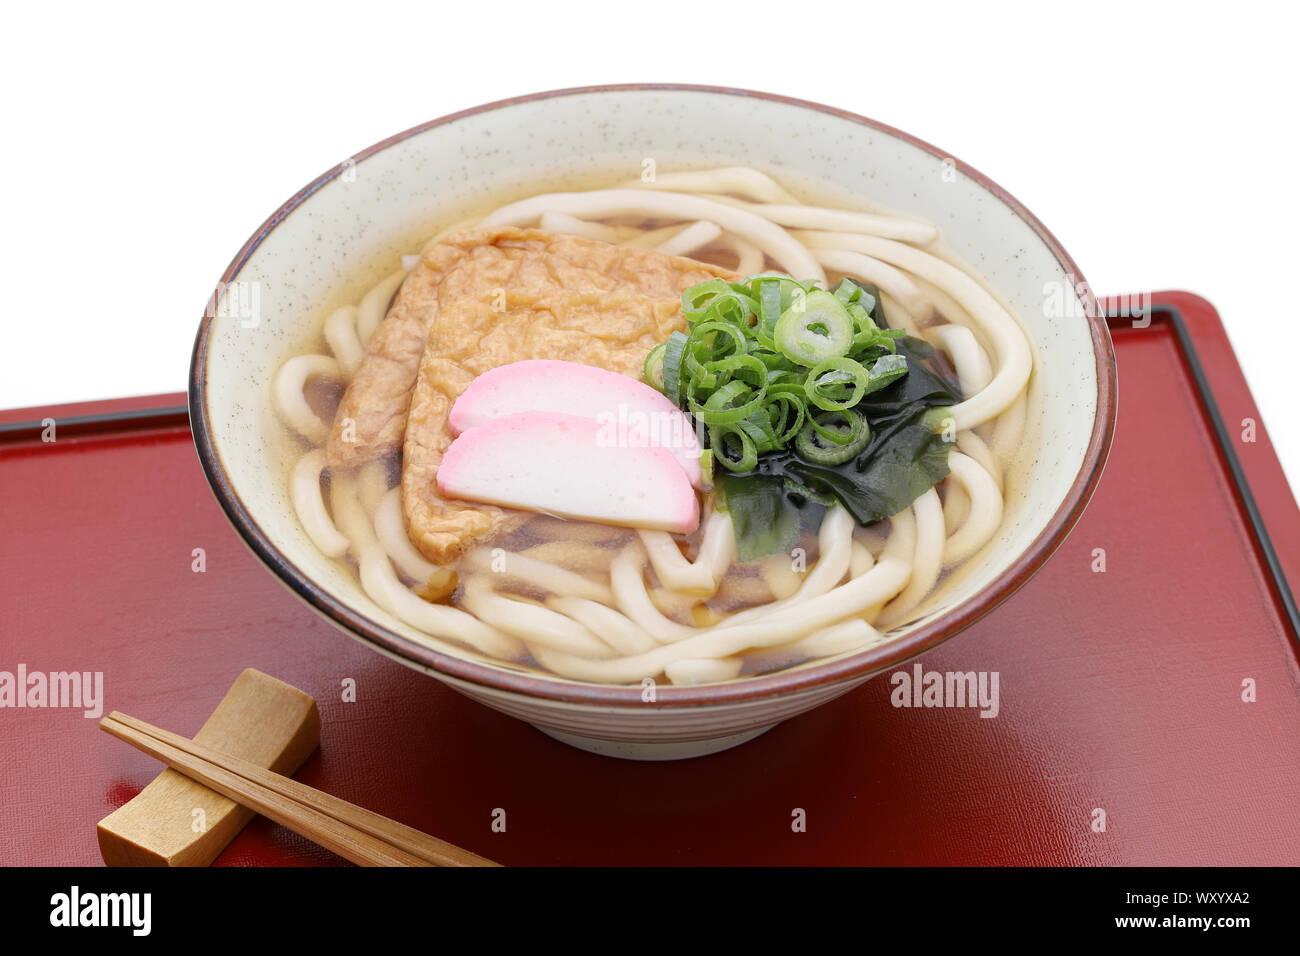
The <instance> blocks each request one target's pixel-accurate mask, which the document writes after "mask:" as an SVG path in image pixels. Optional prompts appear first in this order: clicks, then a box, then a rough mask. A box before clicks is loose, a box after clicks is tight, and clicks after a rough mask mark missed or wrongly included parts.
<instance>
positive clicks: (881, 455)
mask: <svg viewBox="0 0 1300 956" xmlns="http://www.w3.org/2000/svg"><path fill="white" fill-rule="evenodd" d="M863 290H864V291H865V292H867V293H869V294H871V295H872V296H873V297H874V298H875V307H874V308H873V309H872V310H871V315H872V319H873V320H874V321H875V322H876V324H877V325H878V326H879V327H880V328H882V329H883V328H888V324H887V322H886V320H885V316H884V312H883V309H882V308H881V307H880V296H879V294H878V292H877V290H876V289H874V288H873V287H871V286H867V285H864V286H863ZM894 346H895V348H896V350H897V352H898V354H900V355H904V356H906V358H907V364H908V371H907V374H906V375H904V376H903V377H902V378H900V379H898V380H896V381H894V382H892V383H890V384H889V385H887V386H885V387H884V388H881V389H878V390H877V391H874V392H870V393H868V394H867V395H865V396H863V398H862V400H861V401H860V402H859V403H858V404H857V405H855V406H854V408H855V410H857V411H859V412H861V413H862V414H864V415H865V416H866V418H867V423H868V425H869V426H870V429H871V440H870V441H869V442H868V444H867V445H866V447H865V448H864V449H863V450H862V451H861V452H860V453H859V454H858V455H857V456H856V457H854V458H852V459H850V460H848V461H846V462H843V463H841V464H838V465H823V464H816V463H813V462H809V461H806V460H805V459H803V458H802V457H800V456H799V454H798V453H797V452H796V451H795V450H794V449H793V448H790V449H786V450H784V451H780V452H775V453H769V454H766V455H763V456H761V457H760V458H759V459H758V461H757V463H756V464H755V467H754V469H753V470H752V471H750V472H748V473H745V474H726V475H725V476H722V478H721V482H720V492H721V494H720V496H719V497H720V502H721V506H722V507H724V508H726V509H727V511H728V512H730V514H731V516H732V522H733V525H734V528H735V535H736V547H737V551H738V556H739V559H740V560H742V561H748V560H753V559H755V558H759V557H763V556H764V555H768V554H776V553H779V552H782V551H788V550H789V549H790V548H791V547H793V545H794V542H795V540H796V539H797V537H798V534H799V530H800V528H801V527H803V526H804V523H805V522H806V520H807V517H808V514H809V511H810V509H812V510H815V511H820V510H821V507H822V506H821V505H819V504H817V503H816V502H815V501H813V500H810V498H809V496H808V495H807V494H806V493H805V492H809V491H811V492H813V493H814V495H821V496H833V498H834V499H836V500H838V501H839V502H840V503H841V504H843V505H844V507H845V509H846V510H847V511H848V512H849V513H850V514H851V515H853V518H854V519H855V520H856V521H857V522H858V524H861V525H867V524H871V523H873V522H876V521H880V520H881V519H883V518H888V517H890V516H891V515H894V514H897V513H898V512H900V511H902V510H903V509H904V508H906V507H907V506H908V505H910V504H911V503H912V502H913V501H915V500H916V499H917V498H919V497H920V496H921V495H923V494H925V492H926V491H928V490H929V489H930V488H933V487H934V486H935V485H936V484H938V483H939V482H940V481H942V480H943V479H944V478H945V477H947V475H948V451H949V449H950V447H951V442H950V441H949V440H948V435H947V429H945V428H943V427H942V426H940V427H939V428H938V429H937V430H936V429H935V428H934V427H932V426H934V425H936V424H938V423H937V422H936V421H935V420H934V415H932V414H931V411H932V409H935V408H938V407H942V406H946V405H953V404H956V403H957V402H959V401H960V400H961V391H960V389H959V388H958V386H957V385H956V383H954V382H952V381H950V380H949V379H948V377H947V376H945V375H943V374H942V373H941V372H939V371H936V370H935V369H933V368H931V367H929V366H927V365H926V364H925V362H926V360H927V359H930V358H931V357H932V356H933V354H934V349H933V348H932V347H931V346H930V345H929V344H928V343H927V342H924V341H923V340H921V339H916V338H912V337H910V336H907V337H904V338H899V339H896V340H894Z"/></svg>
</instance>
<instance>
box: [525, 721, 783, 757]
mask: <svg viewBox="0 0 1300 956" xmlns="http://www.w3.org/2000/svg"><path fill="white" fill-rule="evenodd" d="M533 726H534V727H536V728H537V729H538V730H540V731H541V732H542V733H544V734H546V736H548V737H554V738H555V739H556V740H558V741H560V743H564V744H568V745H569V746H570V747H577V748H578V749H579V750H586V751H587V752H588V753H593V754H600V755H601V756H602V757H619V758H621V759H623V760H685V759H687V758H688V757H703V756H705V755H707V754H716V753H719V752H721V751H723V750H730V749H731V748H732V747H739V746H740V745H741V744H743V743H748V742H749V741H751V740H753V739H754V738H755V737H757V736H759V735H760V734H765V733H767V732H768V731H769V730H771V729H772V728H773V727H775V726H776V724H768V725H767V726H766V727H758V728H756V729H754V730H745V731H742V732H741V733H738V734H729V735H728V736H726V737H710V738H708V739H707V740H675V741H669V742H667V743H654V742H647V741H634V740H604V739H602V738H600V737H583V736H581V735H579V734H571V733H567V732H565V731H563V730H555V729H553V728H551V727H538V726H537V724H533Z"/></svg>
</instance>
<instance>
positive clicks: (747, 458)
mask: <svg viewBox="0 0 1300 956" xmlns="http://www.w3.org/2000/svg"><path fill="white" fill-rule="evenodd" d="M732 439H734V442H733V441H732ZM709 445H710V447H712V449H713V454H714V456H715V457H716V458H717V459H718V462H719V464H721V465H722V467H723V468H726V469H727V470H728V471H734V472H743V471H753V470H754V466H755V465H757V464H758V449H757V448H756V447H755V446H754V440H753V439H752V438H750V437H749V435H747V434H746V433H745V432H744V430H743V429H740V428H737V427H736V426H734V425H723V426H714V427H712V428H710V429H709ZM737 445H739V449H738V454H735V455H733V454H732V452H733V451H736V450H737V449H736V446H737Z"/></svg>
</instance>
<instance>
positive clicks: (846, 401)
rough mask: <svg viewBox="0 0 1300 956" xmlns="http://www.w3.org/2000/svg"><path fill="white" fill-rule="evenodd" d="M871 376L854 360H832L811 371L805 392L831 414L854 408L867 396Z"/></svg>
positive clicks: (810, 399)
mask: <svg viewBox="0 0 1300 956" xmlns="http://www.w3.org/2000/svg"><path fill="white" fill-rule="evenodd" d="M869 379H870V374H869V373H868V372H867V370H866V369H865V368H863V367H862V363H861V362H857V361H855V360H853V359H851V358H843V357H840V358H831V359H826V360H825V361H823V362H818V363H817V364H816V365H814V366H813V367H812V368H811V369H809V370H808V378H807V380H806V381H805V382H804V392H805V393H806V394H807V395H808V401H809V402H811V403H812V404H813V405H816V406H817V407H818V408H820V409H823V410H825V411H828V412H839V411H843V410H844V409H846V408H852V407H853V406H854V405H856V404H858V402H860V401H862V396H863V395H865V394H866V393H867V382H868V380H869Z"/></svg>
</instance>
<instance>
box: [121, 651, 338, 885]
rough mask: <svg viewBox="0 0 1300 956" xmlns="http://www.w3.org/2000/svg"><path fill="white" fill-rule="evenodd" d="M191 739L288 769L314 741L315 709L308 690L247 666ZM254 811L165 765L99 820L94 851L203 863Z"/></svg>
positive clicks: (125, 860)
mask: <svg viewBox="0 0 1300 956" xmlns="http://www.w3.org/2000/svg"><path fill="white" fill-rule="evenodd" d="M194 740H195V741H196V742H198V743H200V744H202V745H204V746H205V747H209V748H211V749H212V750H216V751H221V752H223V753H227V754H232V755H234V756H236V757H239V758H241V759H243V760H247V761H248V762H249V763H253V764H256V765H257V766H259V767H264V768H266V769H268V770H273V771H275V772H276V773H282V774H292V773H293V772H294V771H295V770H297V769H298V768H299V767H300V766H302V764H303V762H304V761H305V760H306V759H307V758H308V757H309V756H310V755H311V753H312V751H313V750H315V749H316V747H317V746H318V745H319V744H320V713H319V711H318V710H317V709H316V701H315V700H313V699H312V698H311V696H309V695H308V694H304V693H303V692H302V691H300V690H298V688H296V687H292V686H290V685H289V684H286V683H284V682H283V681H279V680H276V679H275V678H274V677H271V676H269V675H267V674H263V673H262V672H261V671H257V670H253V669H252V668H249V669H248V670H245V671H244V672H243V673H242V674H240V675H239V677H238V679H237V680H236V681H235V683H234V685H233V686H232V687H231V688H230V690H229V691H228V692H227V693H226V696H225V697H223V698H222V700H221V703H220V704H218V705H217V709H216V710H214V711H213V712H212V716H211V717H209V718H208V720H207V722H206V723H205V724H204V725H203V727H202V728H201V729H200V730H199V732H198V733H197V734H195V735H194ZM254 815H255V814H254V812H253V811H252V810H250V809H248V808H247V807H244V806H241V805H240V804H238V803H236V802H235V801H234V800H231V799H229V798H228V797H224V796H222V795H221V794H219V793H217V792H215V791H214V790H211V789H209V788H208V787H205V786H203V785H202V784H200V783H196V782H195V781H193V780H191V779H190V778H188V777H186V776H184V775H183V774H180V773H177V772H176V771H175V770H171V769H167V770H164V771H163V772H162V773H161V774H159V775H158V777H157V778H155V779H154V780H153V781H152V782H151V783H149V785H148V786H146V787H145V788H144V789H143V790H141V791H140V792H139V793H138V794H136V795H135V796H134V797H132V798H131V799H130V800H128V801H127V802H126V803H124V804H123V805H122V806H120V807H118V808H117V809H116V810H114V811H113V812H112V813H110V814H109V815H108V816H106V817H105V818H104V819H103V820H100V821H99V825H98V827H97V828H96V829H97V831H98V835H99V851H100V853H101V854H102V855H103V857H104V862H105V863H106V864H108V865H109V866H207V865H208V864H209V863H211V862H212V861H213V860H214V859H216V857H217V855H218V854H219V853H220V852H221V851H222V850H224V849H225V848H226V846H227V845H229V843H230V841H231V840H233V839H234V838H235V836H236V835H237V834H238V833H239V831H240V830H242V829H243V828H244V826H245V825H246V824H247V823H248V821H250V820H251V819H253V817H254Z"/></svg>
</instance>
